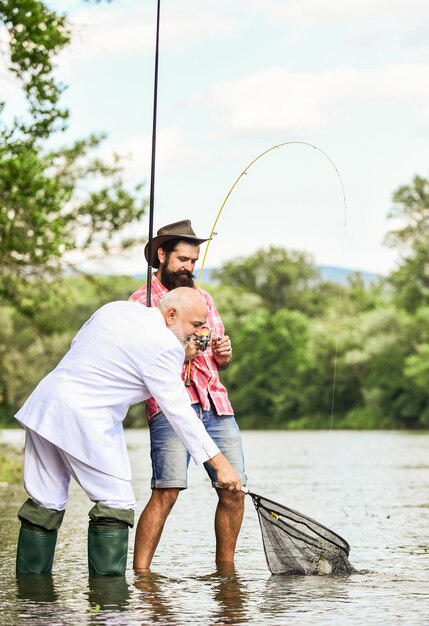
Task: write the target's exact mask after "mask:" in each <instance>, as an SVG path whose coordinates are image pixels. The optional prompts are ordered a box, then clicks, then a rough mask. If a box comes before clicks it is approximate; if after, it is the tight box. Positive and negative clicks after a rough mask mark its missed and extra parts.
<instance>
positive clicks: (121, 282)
mask: <svg viewBox="0 0 429 626" xmlns="http://www.w3.org/2000/svg"><path fill="white" fill-rule="evenodd" d="M138 285H139V283H138V281H136V280H135V279H131V278H128V277H124V276H112V277H102V276H93V277H91V280H88V278H87V277H70V278H66V279H64V280H62V281H60V280H59V281H57V282H56V283H55V285H53V286H52V285H50V284H44V285H39V286H38V288H34V289H33V291H32V292H31V294H28V301H27V302H26V303H25V308H21V309H19V310H18V309H16V308H14V307H11V306H0V360H1V363H2V367H1V368H0V423H2V424H3V425H11V424H13V415H14V413H15V412H16V411H17V409H18V408H19V407H20V406H21V405H22V403H23V402H24V401H25V399H26V398H27V396H28V395H29V394H30V393H31V391H32V390H33V388H34V387H35V386H36V385H37V383H38V382H39V381H40V380H41V378H43V376H45V375H46V374H47V373H48V372H49V371H50V370H51V369H52V368H53V367H55V365H56V364H57V363H58V362H59V360H60V359H61V358H62V357H63V355H64V354H65V352H66V351H67V350H68V348H69V346H70V342H71V340H72V339H73V337H74V335H75V334H76V332H77V331H78V330H79V328H80V327H81V326H82V324H83V323H84V322H85V321H86V320H87V319H88V318H89V317H90V315H91V314H92V313H93V312H94V311H95V310H96V309H98V308H99V307H100V306H102V305H103V304H105V303H106V302H110V301H112V300H125V299H127V298H128V296H129V295H130V293H132V291H134V290H135V289H136V288H137V286H138ZM142 415H143V409H142V408H140V410H137V414H136V419H140V424H139V425H140V426H141V425H142V423H143V420H142Z"/></svg>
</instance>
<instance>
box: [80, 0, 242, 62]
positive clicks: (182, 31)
mask: <svg viewBox="0 0 429 626" xmlns="http://www.w3.org/2000/svg"><path fill="white" fill-rule="evenodd" d="M223 6H227V4H226V2H220V3H219V2H216V3H213V2H210V1H209V0H175V2H174V3H172V4H171V5H170V6H168V9H167V8H166V9H165V10H163V8H162V7H161V27H160V41H161V45H162V50H163V51H164V52H165V51H172V50H175V49H177V48H181V47H184V46H187V45H189V44H192V43H195V42H206V41H209V40H214V39H218V38H222V37H230V36H233V35H234V34H236V33H237V32H238V30H239V29H240V22H239V20H238V19H236V18H234V17H232V16H230V15H228V11H225V12H224V11H222V7H223ZM70 22H71V24H72V27H73V43H72V46H71V51H70V53H69V54H70V55H71V57H72V58H74V59H77V58H79V59H80V60H82V61H83V60H85V61H86V62H88V61H89V60H91V58H93V57H99V56H103V57H105V56H115V57H119V56H121V55H129V54H133V55H134V54H142V53H148V52H149V53H151V54H152V53H153V50H154V47H155V26H156V4H155V3H152V6H151V7H150V8H149V7H148V5H147V4H145V5H144V6H139V5H136V4H134V3H129V6H128V7H126V6H125V7H124V5H123V3H120V2H118V3H116V4H112V5H111V6H110V7H109V8H106V7H103V10H99V9H98V10H97V7H88V8H85V9H80V10H79V11H76V12H75V13H73V14H72V15H71V16H70Z"/></svg>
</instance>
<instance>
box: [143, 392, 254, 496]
mask: <svg viewBox="0 0 429 626" xmlns="http://www.w3.org/2000/svg"><path fill="white" fill-rule="evenodd" d="M192 408H193V409H194V410H195V412H196V414H197V416H198V417H199V418H200V419H201V421H202V422H203V424H204V426H205V428H206V430H207V432H208V434H209V435H210V437H211V438H212V439H213V441H214V442H215V443H216V445H217V446H218V448H219V450H220V451H221V452H222V453H223V454H224V455H225V457H226V458H227V459H228V461H229V462H230V463H231V465H232V466H233V467H234V469H235V470H236V472H237V473H238V475H239V476H240V480H241V482H242V484H243V485H245V484H246V480H247V478H246V475H245V473H244V455H243V447H242V444H241V435H240V430H239V428H238V425H237V422H236V421H235V418H234V416H233V415H221V416H218V415H217V413H216V411H215V409H214V408H213V406H212V405H210V409H209V410H208V411H204V410H202V408H201V405H200V404H193V405H192ZM149 429H150V455H151V459H152V482H151V487H152V489H167V488H168V487H173V488H176V489H186V488H187V486H188V481H187V476H188V466H189V461H190V459H191V456H190V454H189V452H188V451H187V449H186V448H185V446H184V445H183V443H182V442H181V441H180V439H179V437H178V436H177V435H176V433H175V432H174V430H173V428H172V426H171V425H170V422H169V421H168V420H167V418H166V417H165V415H164V413H162V411H158V413H156V414H155V415H154V416H153V417H152V418H151V420H150V422H149ZM204 467H205V470H206V472H207V474H208V475H209V478H210V480H211V481H212V485H213V487H216V486H217V476H216V472H215V470H214V469H213V468H212V467H211V466H210V465H208V463H204Z"/></svg>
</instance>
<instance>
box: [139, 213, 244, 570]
mask: <svg viewBox="0 0 429 626" xmlns="http://www.w3.org/2000/svg"><path fill="white" fill-rule="evenodd" d="M205 241H207V238H206V239H201V238H200V237H197V236H196V234H195V232H194V230H193V228H192V225H191V222H190V220H182V221H179V222H175V223H173V224H168V225H166V226H163V227H162V228H160V229H159V230H158V233H157V236H156V237H154V238H153V240H152V259H149V258H148V254H149V251H148V245H147V246H146V248H145V256H146V260H147V261H148V262H149V261H150V265H151V266H152V267H153V268H155V269H157V271H156V273H155V274H154V276H153V278H152V283H151V305H152V306H158V305H159V303H160V300H161V299H162V297H164V296H165V295H166V294H167V293H168V292H169V291H170V290H171V289H175V288H177V287H184V286H186V287H192V288H193V289H194V290H195V291H196V292H199V293H200V294H201V295H202V296H203V298H204V300H205V302H206V304H207V308H208V315H207V326H208V327H209V329H210V331H211V337H212V341H211V343H210V345H209V346H208V347H207V349H205V350H202V349H199V348H200V346H201V342H199V341H198V340H194V339H191V340H190V341H189V342H188V344H187V347H186V352H185V363H184V365H183V370H182V379H183V382H184V384H185V386H186V390H187V392H188V395H189V398H190V401H191V403H192V407H193V409H194V411H195V413H196V414H197V416H198V417H199V418H200V420H201V422H202V424H203V425H204V426H205V428H206V430H207V433H208V434H209V435H210V436H211V437H212V439H213V440H214V441H215V442H216V445H217V446H218V447H219V449H220V450H221V451H222V452H223V454H224V455H225V457H226V458H227V459H228V461H229V462H230V463H231V465H232V466H233V467H234V469H235V470H236V472H237V473H238V475H239V476H240V481H241V483H242V484H243V485H245V484H246V475H245V470H244V456H243V449H242V443H241V435H240V431H239V428H238V425H237V423H236V421H235V418H234V413H233V410H232V406H231V403H230V401H229V399H228V393H227V390H226V388H225V387H224V385H223V384H222V383H221V381H220V378H219V371H220V370H223V369H226V368H227V367H228V365H229V364H230V362H231V358H232V347H231V340H230V338H229V337H228V335H225V334H224V326H223V323H222V320H221V318H220V315H219V313H218V312H217V310H216V307H215V305H214V302H213V299H212V297H211V296H210V294H209V293H208V292H207V291H205V290H204V289H200V288H197V287H196V286H195V283H194V273H193V272H194V268H195V264H196V262H197V260H198V257H199V246H200V244H201V243H204V242H205ZM130 300H132V301H137V302H141V303H142V304H146V285H143V286H142V287H141V288H140V289H138V290H137V291H136V292H134V293H133V294H132V295H131V296H130ZM146 412H147V417H148V420H149V429H150V440H151V458H152V482H151V487H152V495H151V497H150V499H149V502H148V503H147V505H146V507H145V509H144V511H143V512H142V514H141V516H140V520H139V522H138V525H137V530H136V537H135V548H134V569H135V570H136V571H143V570H147V569H149V568H150V565H151V562H152V558H153V555H154V553H155V551H156V548H157V545H158V542H159V540H160V538H161V535H162V531H163V528H164V524H165V521H166V519H167V517H168V515H169V513H170V511H171V509H172V508H173V506H174V504H175V502H176V500H177V498H178V495H179V493H180V491H181V490H183V489H186V488H187V470H188V465H189V459H190V457H189V454H188V452H187V450H186V448H185V447H184V446H183V444H182V443H181V441H180V440H179V439H178V437H177V436H176V434H175V432H174V430H173V429H172V428H171V426H170V424H169V423H168V420H167V419H166V417H165V415H164V414H163V412H162V410H161V409H160V407H159V406H158V404H157V403H156V401H155V400H154V398H150V399H149V400H147V401H146ZM205 469H206V471H207V473H208V475H209V478H210V480H211V483H212V486H213V487H214V488H215V489H216V492H217V496H218V504H217V508H216V513H215V522H214V523H215V535H216V562H217V563H231V562H233V561H234V554H235V548H236V544H237V538H238V534H239V532H240V528H241V523H242V520H243V512H244V494H243V493H242V492H238V491H235V492H232V491H228V490H226V489H223V488H222V487H221V486H220V485H219V482H218V476H217V474H216V471H213V468H211V467H210V466H209V465H208V464H205Z"/></svg>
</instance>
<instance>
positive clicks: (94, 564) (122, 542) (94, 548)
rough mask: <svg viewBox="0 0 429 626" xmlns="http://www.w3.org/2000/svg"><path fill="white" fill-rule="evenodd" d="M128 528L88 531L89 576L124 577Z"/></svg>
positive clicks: (91, 529) (94, 528)
mask: <svg viewBox="0 0 429 626" xmlns="http://www.w3.org/2000/svg"><path fill="white" fill-rule="evenodd" d="M127 554H128V527H126V528H107V527H101V526H100V527H99V528H97V527H94V526H93V527H91V526H90V528H89V529H88V568H89V575H90V576H124V574H125V570H126V567H127Z"/></svg>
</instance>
